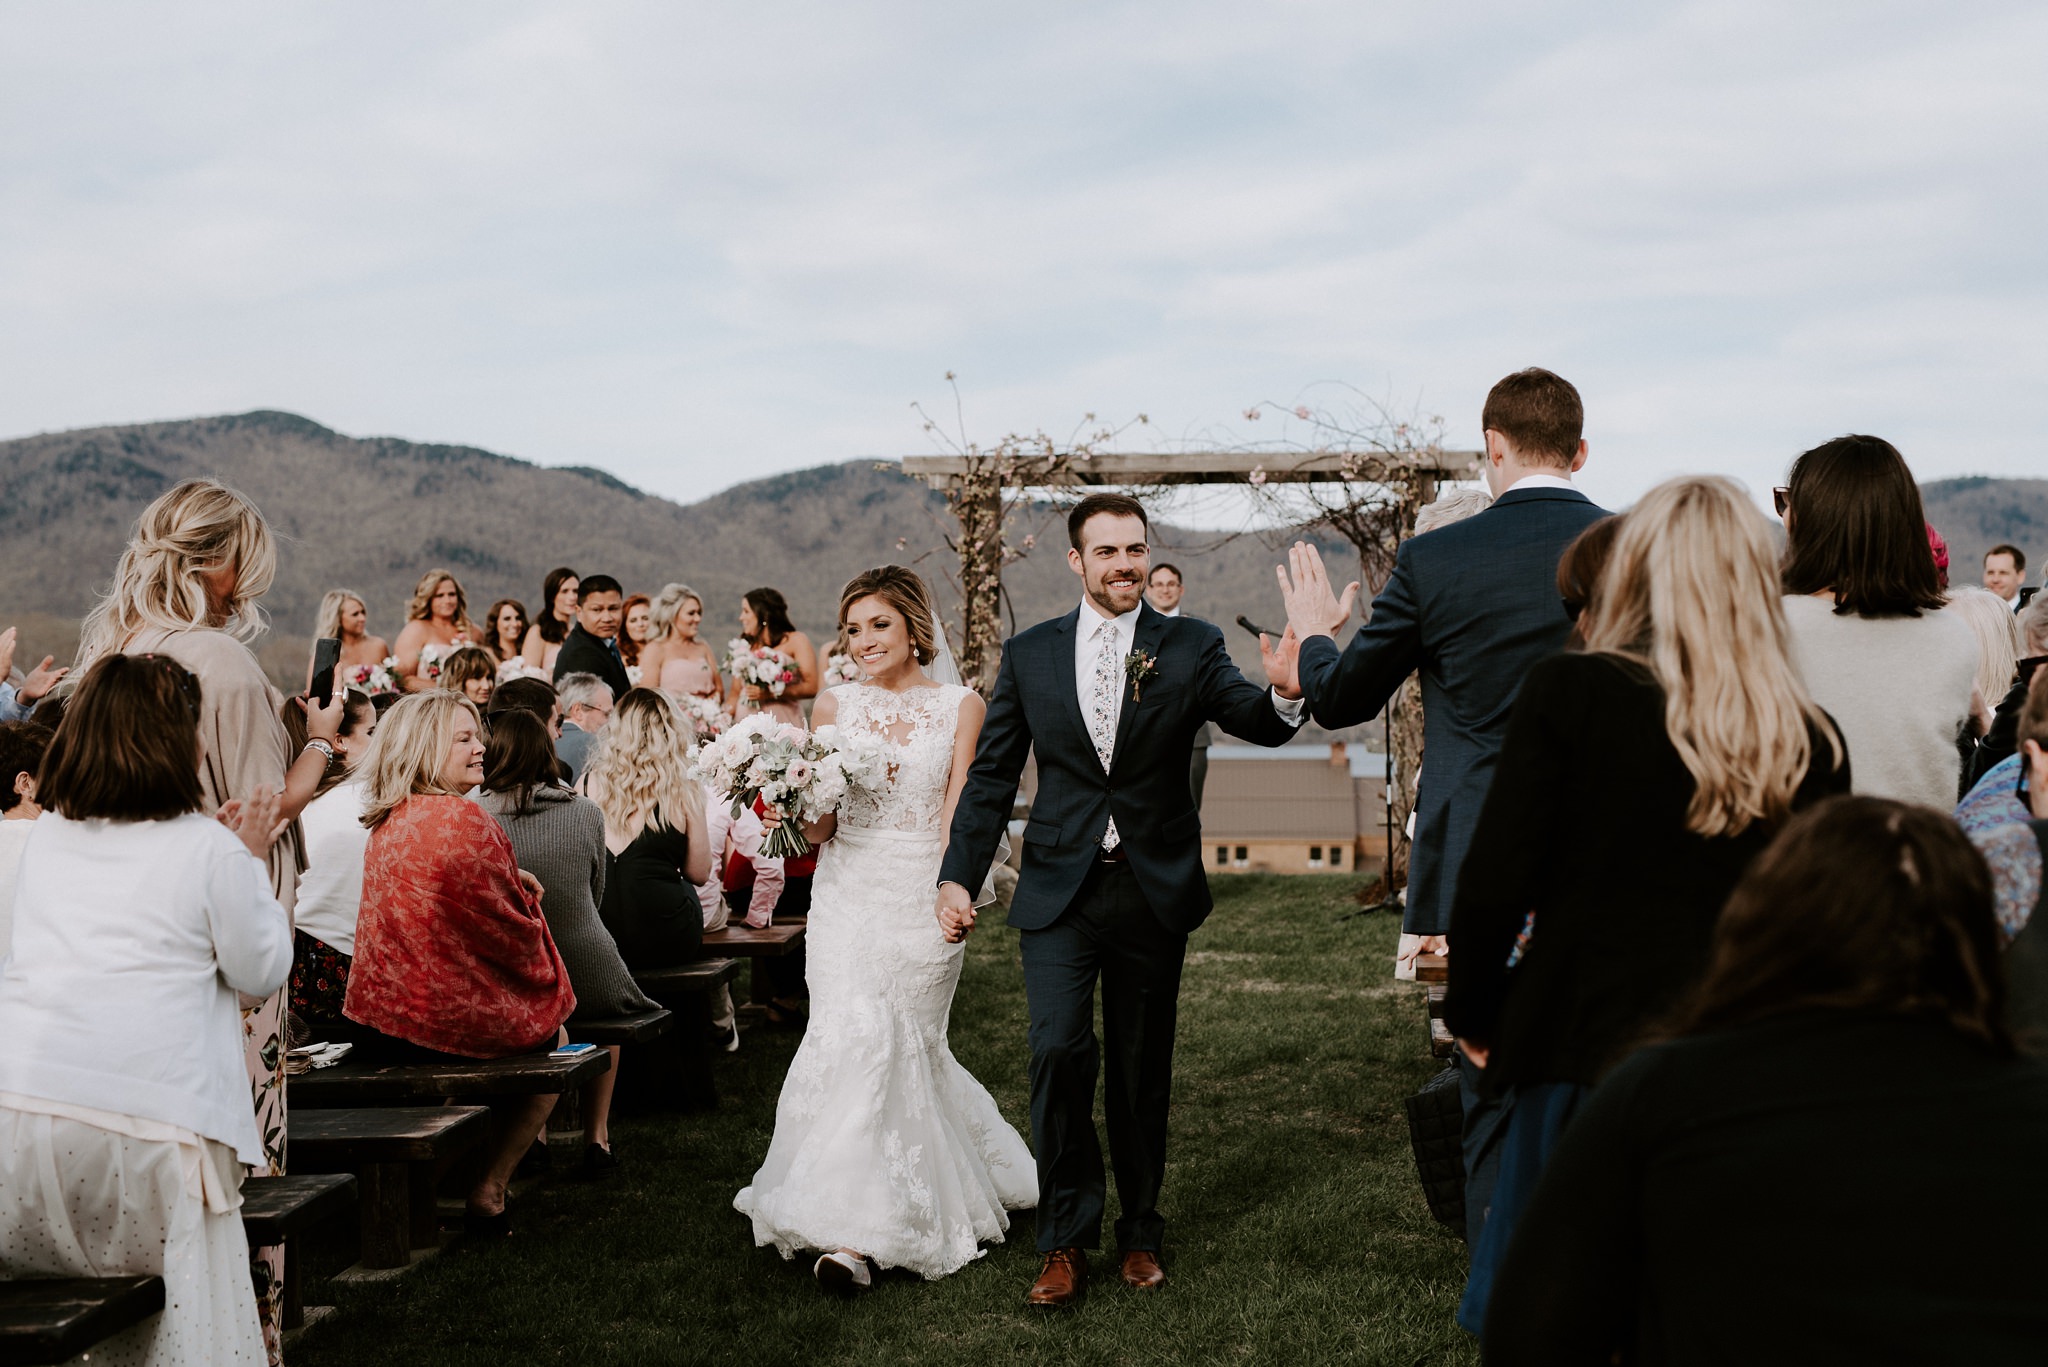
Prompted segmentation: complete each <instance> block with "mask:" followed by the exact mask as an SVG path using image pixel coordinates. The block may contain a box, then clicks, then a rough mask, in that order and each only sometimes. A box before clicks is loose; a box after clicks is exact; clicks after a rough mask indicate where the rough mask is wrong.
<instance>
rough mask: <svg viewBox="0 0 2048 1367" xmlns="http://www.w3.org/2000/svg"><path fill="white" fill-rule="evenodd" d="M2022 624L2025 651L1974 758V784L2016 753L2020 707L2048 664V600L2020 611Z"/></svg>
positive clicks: (1971, 777) (1972, 765) (1994, 710)
mask: <svg viewBox="0 0 2048 1367" xmlns="http://www.w3.org/2000/svg"><path fill="white" fill-rule="evenodd" d="M2018 624H2019V629H2020V645H2021V654H2020V658H2019V660H2018V662H2017V663H2016V664H2015V665H2014V667H2013V685H2012V687H2011V688H2009V689H2007V690H2006V691H2005V696H2004V698H2002V699H2000V701H1999V703H1998V705H1997V706H1996V707H1994V708H1993V709H1992V711H1991V725H1990V726H1989V727H1988V728H1987V729H1986V730H1985V732H1984V737H1983V739H1982V740H1980V741H1978V742H1977V750H1976V753H1975V754H1974V755H1972V756H1971V758H1970V783H1971V786H1972V787H1974V786H1975V785H1976V784H1977V783H1978V782H1979V781H1981V780H1982V779H1983V777H1984V776H1985V775H1986V774H1987V773H1989V772H1991V770H1992V769H1993V768H1994V767H1995V766H1996V765H1997V764H1998V763H1999V761H2001V760H2003V759H2006V758H2007V757H2009V756H2010V755H2011V754H2012V753H2013V746H2014V744H2015V740H2014V736H2015V732H2016V730H2017V728H2018V725H2019V714H2020V709H2021V708H2023V707H2025V706H2026V704H2027V684H2028V683H2029V682H2031V681H2032V679H2033V677H2034V675H2035V674H2037V673H2039V672H2040V670H2041V669H2042V668H2043V667H2044V666H2048V599H2044V598H2038V597H2037V598H2035V600H2034V601H2033V602H2032V603H2031V604H2029V605H2028V606H2027V607H2026V608H2024V609H2023V610H2022V611H2021V612H2020V614H2019V623H2018Z"/></svg>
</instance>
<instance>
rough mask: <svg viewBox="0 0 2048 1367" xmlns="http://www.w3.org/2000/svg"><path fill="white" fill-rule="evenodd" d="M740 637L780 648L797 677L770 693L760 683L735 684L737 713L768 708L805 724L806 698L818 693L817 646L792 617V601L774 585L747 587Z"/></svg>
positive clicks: (779, 716) (780, 717) (772, 713)
mask: <svg viewBox="0 0 2048 1367" xmlns="http://www.w3.org/2000/svg"><path fill="white" fill-rule="evenodd" d="M740 637H741V639H743V640H744V641H746V643H747V644H748V645H750V646H754V647H755V648H757V649H758V648H759V647H761V646H766V647H768V648H769V649H770V650H779V651H781V652H782V653H783V654H784V655H787V656H789V658H790V659H791V660H792V661H793V662H794V665H795V671H796V678H795V680H794V681H792V682H791V683H790V684H789V685H788V686H787V687H786V688H784V689H783V690H782V696H781V697H779V698H778V697H774V696H771V695H770V694H769V692H768V690H767V689H765V688H762V687H761V686H760V685H758V684H747V685H745V686H740V685H738V684H735V688H736V689H737V694H738V700H737V701H736V702H735V703H734V707H733V710H734V712H735V714H736V715H739V716H746V715H747V714H748V713H751V712H766V713H768V714H769V715H770V716H772V717H774V718H776V719H777V720H778V721H786V722H789V723H790V724H791V725H793V726H802V725H803V724H804V710H803V706H802V704H803V700H804V699H805V698H815V697H817V696H818V648H817V647H816V646H814V645H812V644H811V638H810V637H808V636H806V635H804V634H803V633H802V632H801V631H798V630H797V629H796V627H795V625H794V624H792V623H791V622H790V620H789V603H788V602H787V601H786V600H785V599H784V598H783V596H782V595H781V593H779V592H777V591H776V590H774V589H765V588H764V589H748V590H747V591H746V593H745V594H744V595H743V596H742V597H741V598H740Z"/></svg>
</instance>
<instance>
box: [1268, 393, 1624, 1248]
mask: <svg viewBox="0 0 2048 1367" xmlns="http://www.w3.org/2000/svg"><path fill="white" fill-rule="evenodd" d="M1481 425H1482V426H1483V427H1484V428H1485V429H1486V469H1485V474H1486V483H1487V487H1488V488H1489V489H1490V490H1491V491H1492V493H1493V495H1494V501H1493V506H1492V507H1490V508H1488V509H1487V510H1486V511H1485V512H1483V513H1479V514H1478V515H1476V516H1474V517H1470V518H1467V519H1465V520H1464V521H1462V522H1458V523H1454V524H1452V525H1451V526H1448V527H1443V528H1440V529H1438V530H1436V531H1433V532H1429V533H1426V534H1424V535H1422V536H1418V537H1413V538H1411V539H1409V540H1408V541H1405V542H1403V543H1402V544H1401V548H1400V551H1399V553H1398V554H1397V555H1396V557H1395V560H1394V572H1393V574H1392V575H1391V576H1390V577H1389V578H1388V580H1387V585H1386V587H1385V588H1383V589H1381V590H1380V593H1379V596H1378V597H1377V598H1375V599H1374V600H1373V604H1372V615H1371V617H1370V618H1369V619H1368V620H1367V622H1366V624H1365V626H1364V627H1362V628H1360V630H1359V632H1358V634H1357V635H1356V636H1354V637H1353V638H1352V639H1351V644H1350V645H1349V646H1347V647H1345V649H1344V650H1343V651H1342V652H1341V653H1340V652H1339V651H1338V649H1337V642H1336V640H1335V632H1336V631H1337V629H1338V628H1340V627H1342V626H1343V624H1344V622H1345V620H1346V619H1347V618H1348V617H1349V616H1350V606H1351V601H1352V590H1355V589H1356V587H1357V586H1356V585H1353V586H1352V588H1351V589H1347V590H1346V592H1345V594H1344V596H1343V598H1342V599H1341V600H1340V599H1339V598H1338V596H1337V595H1336V593H1335V592H1334V591H1333V590H1332V588H1331V585H1330V579H1329V575H1328V573H1327V571H1325V569H1324V568H1323V561H1322V556H1321V555H1320V554H1318V553H1317V551H1316V549H1315V548H1314V547H1313V546H1307V545H1303V544H1301V543H1296V544H1295V546H1294V547H1293V548H1292V549H1291V550H1290V552H1289V562H1290V563H1289V567H1288V568H1289V569H1291V570H1292V574H1291V575H1290V574H1289V573H1288V572H1287V571H1286V570H1283V571H1282V572H1281V575H1280V587H1281V592H1282V594H1283V596H1285V598H1286V600H1287V618H1288V624H1289V625H1290V626H1291V627H1292V628H1293V629H1294V632H1295V634H1297V635H1298V636H1300V638H1301V653H1300V658H1299V670H1300V687H1301V692H1302V695H1303V696H1304V697H1305V698H1306V699H1307V700H1308V706H1309V713H1310V715H1311V716H1313V717H1314V718H1315V719H1316V721H1317V722H1319V723H1320V724H1322V725H1323V726H1326V727H1331V728H1333V729H1334V728H1336V727H1340V726H1353V725H1356V724H1358V723H1360V722H1365V721H1370V720H1372V718H1374V717H1375V716H1378V715H1379V713H1380V711H1381V710H1382V709H1383V708H1385V707H1386V705H1387V703H1388V702H1389V700H1391V699H1392V698H1393V696H1394V691H1395V690H1396V689H1397V688H1399V687H1400V686H1401V682H1402V680H1404V679H1406V678H1407V677H1408V676H1409V675H1410V674H1413V673H1418V672H1419V673H1420V674H1421V676H1422V734H1423V764H1422V784H1421V790H1420V792H1419V793H1418V794H1417V796H1416V803H1415V843H1414V847H1413V849H1412V851H1411V853H1410V857H1409V868H1408V911H1407V915H1406V917H1405V919H1404V921H1403V927H1402V928H1403V929H1404V930H1406V931H1408V932H1409V933H1410V934H1415V935H1442V934H1444V933H1445V931H1447V930H1448V929H1449V928H1450V923H1451V899H1452V894H1453V893H1454V892H1455V891H1456V888H1457V879H1458V870H1459V868H1460V867H1461V866H1462V865H1463V864H1464V862H1465V858H1466V855H1467V853H1468V852H1469V850H1470V847H1471V843H1472V828H1473V826H1474V825H1475V824H1476V823H1477V821H1478V820H1479V808H1480V804H1481V803H1483V802H1484V801H1485V800H1486V789H1487V786H1488V784H1489V783H1491V782H1492V779H1493V767H1494V762H1495V760H1496V759H1498V758H1499V755H1500V745H1501V739H1502V737H1503V736H1504V735H1505V734H1506V732H1507V724H1508V714H1509V712H1511V711H1512V710H1513V709H1514V703H1515V694H1516V692H1517V691H1518V690H1519V689H1520V687H1521V683H1522V678H1523V676H1524V675H1526V674H1527V673H1528V672H1529V669H1530V667H1531V666H1533V665H1534V664H1535V663H1536V662H1537V661H1538V660H1541V659H1543V658H1544V657H1545V656H1547V655H1551V654H1554V653H1555V652H1557V651H1559V650H1561V649H1563V648H1564V645H1565V639H1566V637H1567V636H1568V635H1569V634H1570V632H1571V620H1570V619H1569V618H1568V617H1566V616H1565V612H1564V605H1563V603H1562V601H1561V600H1560V599H1559V597H1558V592H1557V563H1558V561H1559V559H1560V558H1562V556H1563V555H1564V550H1565V547H1567V546H1568V545H1570V544H1571V542H1572V539H1573V538H1574V537H1576V536H1577V535H1578V534H1579V533H1580V532H1582V531H1584V530H1585V529H1586V528H1587V527H1589V526H1591V525H1592V524H1593V523H1595V522H1598V521H1599V520H1600V519H1601V518H1603V517H1606V516H1607V511H1606V510H1605V509H1604V508H1600V507H1598V506H1596V505H1595V504H1594V503H1593V501H1592V500H1591V499H1588V498H1587V497H1586V496H1585V495H1584V494H1582V493H1580V492H1579V491H1578V490H1576V489H1574V488H1573V487H1572V483H1571V477H1572V476H1573V475H1574V474H1576V473H1577V472H1578V470H1579V469H1580V467H1582V466H1584V465H1585V463H1586V442H1585V438H1584V436H1583V435H1582V432H1583V429H1584V426H1585V408H1584V406H1583V405H1582V404H1581V402H1580V400H1579V391H1578V390H1577V389H1575V388H1573V387H1572V385H1571V383H1570V382H1569V381H1567V380H1565V379H1564V378H1562V377H1561V376H1558V375H1554V374H1552V373H1551V372H1550V371H1548V370H1538V369H1530V370H1520V371H1516V372H1515V373H1514V374H1512V375H1510V376H1508V377H1507V378H1506V379H1504V380H1502V381H1501V382H1500V383H1499V384H1496V385H1495V386H1494V387H1493V390H1492V392H1490V393H1489V394H1488V395H1487V396H1486V407H1485V408H1484V410H1483V411H1482V414H1481ZM1587 739H1588V741H1589V742H1591V741H1593V740H1594V739H1595V738H1593V737H1588V738H1587ZM1456 950H1457V946H1455V945H1452V946H1451V947H1450V951H1451V952H1453V953H1455V952H1456ZM1466 1078H1467V1079H1468V1080H1469V1079H1470V1078H1471V1073H1470V1071H1469V1070H1468V1071H1467V1072H1466ZM1466 1100H1467V1107H1466V1172H1467V1175H1468V1185H1467V1192H1466V1209H1467V1218H1468V1220H1470V1221H1471V1222H1472V1227H1473V1228H1474V1229H1475V1230H1476V1229H1477V1228H1478V1222H1479V1221H1480V1220H1481V1219H1482V1218H1483V1216H1484V1211H1485V1204H1486V1199H1487V1197H1489V1196H1490V1195H1491V1190H1492V1184H1491V1180H1490V1172H1491V1161H1490V1160H1491V1158H1492V1153H1491V1142H1490V1126H1489V1124H1488V1120H1489V1117H1488V1114H1487V1112H1488V1108H1487V1107H1485V1106H1484V1105H1481V1104H1479V1103H1478V1098H1477V1097H1476V1095H1475V1093H1474V1091H1473V1090H1472V1089H1471V1088H1470V1087H1469V1086H1468V1087H1467V1090H1466ZM1475 1198H1476V1199H1475Z"/></svg>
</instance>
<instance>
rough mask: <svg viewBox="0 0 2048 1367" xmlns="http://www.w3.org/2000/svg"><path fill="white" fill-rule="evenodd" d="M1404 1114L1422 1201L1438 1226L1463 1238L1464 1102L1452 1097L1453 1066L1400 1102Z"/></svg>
mask: <svg viewBox="0 0 2048 1367" xmlns="http://www.w3.org/2000/svg"><path fill="white" fill-rule="evenodd" d="M1402 1104H1403V1106H1404V1107H1405V1108H1406V1110H1407V1112H1408V1144H1409V1147H1410V1148H1412V1149H1413V1150H1414V1151H1415V1173H1416V1175H1417V1176H1418V1177H1420V1178H1421V1179H1422V1195H1423V1199H1424V1200H1425V1201H1427V1202H1428V1203H1429V1213H1430V1215H1431V1216H1433V1217H1434V1218H1435V1219H1436V1220H1437V1221H1438V1222H1439V1223H1440V1224H1446V1225H1449V1226H1450V1227H1451V1228H1452V1229H1454V1230H1456V1231H1457V1234H1458V1237H1459V1238H1460V1239H1462V1238H1464V1237H1465V1147H1464V1143H1465V1103H1464V1101H1463V1099H1462V1098H1460V1096H1459V1095H1458V1068H1457V1065H1456V1064H1452V1065H1451V1066H1450V1067H1447V1068H1445V1069H1443V1070H1442V1071H1441V1072H1439V1073H1438V1074H1437V1075H1436V1076H1435V1077H1432V1078H1431V1079H1430V1080H1429V1081H1427V1082H1425V1083H1423V1084H1422V1090H1421V1091H1419V1092H1417V1093H1416V1094H1415V1095H1414V1096H1411V1097H1409V1098H1408V1100H1407V1101H1405V1102H1404V1103H1402Z"/></svg>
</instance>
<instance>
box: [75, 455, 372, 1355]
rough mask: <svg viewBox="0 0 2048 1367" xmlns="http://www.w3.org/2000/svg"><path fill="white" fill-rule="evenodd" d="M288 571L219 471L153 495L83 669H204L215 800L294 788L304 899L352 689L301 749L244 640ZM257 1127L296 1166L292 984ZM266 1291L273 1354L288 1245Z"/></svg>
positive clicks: (293, 819) (247, 1024) (205, 792)
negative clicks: (133, 665) (316, 818)
mask: <svg viewBox="0 0 2048 1367" xmlns="http://www.w3.org/2000/svg"><path fill="white" fill-rule="evenodd" d="M276 571H277V546H276V543H275V541H274V540H273V539H272V537H271V534H270V527H269V526H268V524H266V523H265V522H264V520H263V514H262V513H260V512H258V511H257V510H256V505H255V504H253V503H251V502H250V501H249V500H248V499H247V498H245V497H243V496H242V495H241V494H239V493H237V492H235V491H234V490H233V489H230V488H228V487H226V486H225V485H221V484H216V483H215V482H213V481H212V480H187V481H186V482H185V483H183V484H180V485H178V486H177V487H176V488H174V489H172V490H170V491H169V492H168V493H165V494H163V495H161V496H159V497H158V498H157V500H156V501H155V502H154V503H151V504H150V505H149V507H147V508H145V509H144V510H143V512H142V516H141V517H140V518H139V519H137V521H136V524H135V534H134V536H133V537H132V538H131V539H130V540H129V542H128V547H127V549H126V550H124V551H123V552H122V553H121V559H120V563H119V564H118V565H117V566H116V567H115V570H114V584H113V587H112V588H111V589H109V590H108V592H107V594H106V596H105V597H104V598H102V599H101V600H100V601H99V603H98V604H97V605H96V606H95V607H94V608H93V610H92V612H91V613H90V614H88V615H87V617H86V619H85V624H84V627H83V628H82V630H81V633H80V638H79V646H78V670H77V675H78V676H81V677H82V676H83V675H84V673H85V671H86V668H87V667H88V666H90V665H91V663H92V662H93V661H94V660H97V659H99V658H101V657H103V656H107V655H115V654H125V655H164V656H168V657H169V658H171V659H173V660H176V661H177V662H178V663H179V664H181V665H183V666H185V668H186V669H188V670H190V671H192V673H193V674H195V675H197V676H198V678H199V686H200V713H199V739H200V761H199V784H200V790H201V794H202V796H203V799H204V801H203V804H202V810H204V811H206V812H209V813H213V812H219V811H221V810H222V809H223V808H227V809H229V810H230V815H232V814H233V809H234V808H236V807H239V806H240V804H241V803H243V802H244V801H246V800H249V799H251V798H254V797H256V796H257V795H258V794H259V793H266V792H267V793H276V792H278V791H279V790H280V789H282V790H283V796H282V800H281V803H280V807H281V812H282V816H283V817H284V819H285V820H287V821H289V822H290V823H291V824H290V825H289V826H288V827H287V828H286V829H285V831H284V833H283V834H282V835H281V836H280V837H279V838H278V840H277V842H276V843H275V844H273V845H271V846H270V848H269V850H268V852H267V853H266V855H265V856H264V866H265V868H266V870H267V872H268V874H269V882H270V891H271V894H272V895H273V896H274V897H276V898H277V900H278V901H279V902H280V903H281V904H282V905H283V906H284V908H285V910H286V911H287V912H290V911H291V909H292V906H293V902H294V900H295V894H296V890H297V887H298V881H299V873H300V871H301V870H302V869H304V868H305V866H306V858H305V843H304V839H303V837H302V835H301V834H300V831H299V826H298V821H297V818H298V814H299V812H300V810H301V809H302V808H304V806H305V805H306V803H308V802H310V801H311V800H312V798H313V795H314V793H315V792H316V791H317V790H318V788H319V785H320V780H321V778H322V776H323V775H324V774H325V773H326V772H327V762H328V760H330V759H331V758H333V756H334V753H335V739H336V736H337V735H338V733H339V730H340V722H341V714H342V706H343V703H342V693H341V691H340V690H336V692H335V695H334V703H333V705H332V706H331V707H329V708H327V709H325V710H324V711H320V712H316V713H313V714H311V715H309V716H308V718H307V731H308V735H309V739H308V741H307V744H306V746H305V748H303V749H301V750H298V751H297V752H294V751H293V750H292V748H291V744H290V740H289V738H288V737H287V736H286V734H285V728H284V722H283V720H282V719H281V717H280V712H281V710H282V708H283V706H284V695H283V694H281V693H279V692H278V691H277V689H275V688H273V687H272V686H271V684H270V681H269V679H268V678H266V677H265V676H264V673H263V667H262V666H261V665H259V664H258V663H257V662H256V657H255V655H253V654H252V653H251V652H250V650H249V648H248V646H246V645H244V644H243V642H244V641H246V640H247V639H248V638H249V637H251V636H253V635H255V634H256V632H257V631H258V630H260V629H261V627H262V624H263V617H262V612H261V609H259V608H258V607H257V602H258V600H259V599H261V598H262V597H263V595H264V593H265V592H267V591H268V590H269V588H270V582H271V579H272V577H273V576H274V575H275V573H276ZM243 1029H244V1032H245V1036H246V1039H245V1044H246V1053H247V1061H248V1065H249V1080H250V1085H251V1088H252V1090H253V1100H254V1105H255V1109H256V1128H257V1132H258V1133H259V1134H260V1135H261V1136H262V1139H263V1152H264V1155H265V1159H266V1161H265V1163H264V1164H263V1165H262V1166H261V1167H260V1168H259V1169H258V1170H259V1171H260V1172H264V1173H268V1174H270V1175H273V1176H275V1175H277V1174H281V1173H282V1172H283V1171H284V1129H285V1109H284V1055H285V1050H284V993H283V992H282V991H280V992H277V993H274V994H272V995H271V996H269V997H267V998H265V999H264V1000H263V1001H262V1002H261V1003H260V1004H259V1005H257V1006H254V1007H252V1008H250V1009H249V1010H248V1011H246V1012H244V1013H243ZM255 1260H256V1283H257V1300H258V1305H259V1308H260V1309H261V1311H262V1314H263V1322H264V1336H265V1341H266V1343H267V1344H268V1345H269V1347H270V1350H271V1355H272V1357H273V1359H274V1358H276V1356H277V1355H278V1352H279V1344H280V1343H281V1341H282V1340H281V1335H282V1332H283V1330H282V1323H283V1322H282V1314H283V1299H282V1297H281V1295H280V1294H279V1293H280V1291H281V1288H282V1285H283V1277H284V1250H283V1249H282V1248H267V1249H258V1250H256V1253H255Z"/></svg>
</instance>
